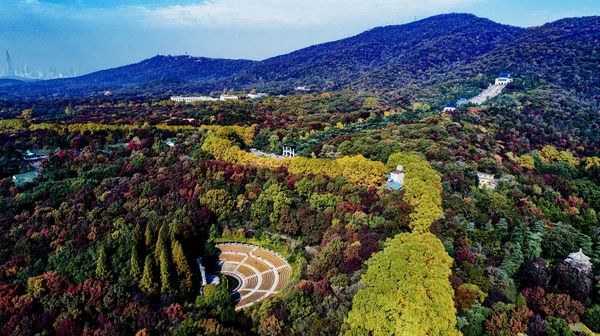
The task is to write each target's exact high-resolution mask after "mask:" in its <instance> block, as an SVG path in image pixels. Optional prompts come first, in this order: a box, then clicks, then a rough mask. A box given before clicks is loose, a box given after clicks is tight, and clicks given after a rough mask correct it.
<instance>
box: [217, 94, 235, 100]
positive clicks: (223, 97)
mask: <svg viewBox="0 0 600 336" xmlns="http://www.w3.org/2000/svg"><path fill="white" fill-rule="evenodd" d="M238 99H240V98H239V97H238V96H233V95H229V94H226V93H224V94H222V95H221V97H219V100H221V101H225V100H238Z"/></svg>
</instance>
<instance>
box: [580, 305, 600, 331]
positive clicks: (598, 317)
mask: <svg viewBox="0 0 600 336" xmlns="http://www.w3.org/2000/svg"><path fill="white" fill-rule="evenodd" d="M583 321H584V322H585V324H586V325H587V326H588V327H589V328H590V329H592V331H593V332H600V305H597V304H596V305H593V306H592V307H590V308H588V309H587V310H586V311H585V315H584V316H583Z"/></svg>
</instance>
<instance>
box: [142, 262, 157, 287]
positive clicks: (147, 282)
mask: <svg viewBox="0 0 600 336" xmlns="http://www.w3.org/2000/svg"><path fill="white" fill-rule="evenodd" d="M157 286H158V284H157V283H156V282H154V260H153V258H152V256H151V255H150V254H148V255H147V256H146V260H145V261H144V274H143V275H142V280H141V281H140V289H141V290H143V291H144V292H151V291H153V290H155V289H156V287H157Z"/></svg>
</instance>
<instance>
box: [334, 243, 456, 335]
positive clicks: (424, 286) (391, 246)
mask: <svg viewBox="0 0 600 336" xmlns="http://www.w3.org/2000/svg"><path fill="white" fill-rule="evenodd" d="M368 265H369V268H368V270H367V272H366V273H365V274H364V275H363V278H362V280H361V281H362V283H363V284H364V285H365V286H366V288H364V289H361V290H360V291H359V292H358V293H357V294H356V295H355V296H354V300H353V304H352V310H351V311H350V313H349V314H348V318H347V319H346V323H347V324H348V327H349V331H348V334H350V335H360V334H366V333H369V334H372V335H390V334H397V335H459V334H460V333H459V332H458V331H457V330H456V309H455V308H454V302H453V300H452V293H453V290H452V287H451V286H450V282H449V281H448V276H449V275H450V267H451V265H452V259H451V258H450V257H449V256H448V254H447V253H446V251H445V250H444V245H443V244H442V243H441V242H440V240H439V239H437V237H435V236H434V235H433V234H431V233H423V234H414V233H413V234H409V233H402V234H399V235H397V236H396V237H394V238H393V239H390V240H388V241H387V242H386V243H385V248H384V249H383V251H381V252H378V253H377V254H375V255H374V256H373V257H372V258H371V259H370V260H369V261H368Z"/></svg>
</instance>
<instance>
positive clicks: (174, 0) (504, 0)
mask: <svg viewBox="0 0 600 336" xmlns="http://www.w3.org/2000/svg"><path fill="white" fill-rule="evenodd" d="M448 12H467V13H473V14H475V15H478V16H482V17H487V18H490V19H492V20H494V21H496V22H500V23H504V24H511V25H517V26H522V27H530V26H537V25H542V24H544V23H546V22H549V21H554V20H557V19H560V18H563V17H575V16H589V15H600V1H599V0H568V1H567V0H371V1H365V0H302V1H299V0H204V1H202V0H0V51H1V52H2V54H3V53H4V50H9V52H10V54H11V56H12V59H13V65H14V67H15V68H22V67H23V66H24V65H27V66H28V67H29V69H38V70H46V71H47V70H48V68H49V67H51V66H52V67H55V68H58V69H61V70H63V71H67V72H68V71H69V69H70V68H73V69H74V70H75V71H76V72H79V73H81V72H85V71H90V70H99V69H104V68H110V67H115V66H119V65H124V64H129V63H133V62H138V61H140V60H142V59H145V58H148V57H152V56H155V55H156V54H159V53H160V54H163V55H165V54H171V55H179V54H185V53H188V54H190V55H193V56H208V57H226V58H248V59H264V58H267V57H271V56H275V55H279V54H282V53H287V52H290V51H293V50H296V49H299V48H302V47H306V46H309V45H312V44H315V43H322V42H326V41H331V40H335V39H339V38H343V37H347V36H351V35H355V34H358V33H360V32H362V31H364V30H366V29H369V28H372V27H375V26H381V25H386V24H401V23H406V22H410V21H413V20H414V18H415V17H416V18H417V19H421V18H425V17H428V16H431V15H435V14H440V13H448ZM2 56H3V55H2ZM3 60H4V57H2V61H3ZM0 65H1V66H5V64H4V62H2V63H0Z"/></svg>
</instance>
